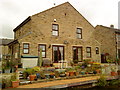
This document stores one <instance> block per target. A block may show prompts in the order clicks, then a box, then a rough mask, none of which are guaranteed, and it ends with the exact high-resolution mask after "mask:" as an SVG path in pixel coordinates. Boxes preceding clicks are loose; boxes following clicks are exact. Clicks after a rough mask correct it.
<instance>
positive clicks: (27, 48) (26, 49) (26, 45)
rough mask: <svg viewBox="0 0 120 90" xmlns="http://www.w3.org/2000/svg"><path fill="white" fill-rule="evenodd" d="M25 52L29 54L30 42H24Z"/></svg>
mask: <svg viewBox="0 0 120 90" xmlns="http://www.w3.org/2000/svg"><path fill="white" fill-rule="evenodd" d="M23 54H29V43H23Z"/></svg>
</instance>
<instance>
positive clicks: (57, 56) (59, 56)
mask: <svg viewBox="0 0 120 90" xmlns="http://www.w3.org/2000/svg"><path fill="white" fill-rule="evenodd" d="M60 60H64V46H57V45H54V46H53V62H55V63H58V61H60Z"/></svg>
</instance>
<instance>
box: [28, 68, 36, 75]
mask: <svg viewBox="0 0 120 90" xmlns="http://www.w3.org/2000/svg"><path fill="white" fill-rule="evenodd" d="M26 72H27V73H28V74H29V75H33V74H35V71H34V70H33V69H27V70H26Z"/></svg>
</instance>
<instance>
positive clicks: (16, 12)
mask: <svg viewBox="0 0 120 90" xmlns="http://www.w3.org/2000/svg"><path fill="white" fill-rule="evenodd" d="M67 1H68V2H70V3H71V4H72V5H73V6H74V7H75V8H76V9H77V10H78V11H79V12H80V13H81V14H82V15H83V16H84V17H85V18H86V19H87V20H88V21H89V22H90V23H91V24H92V25H93V26H96V25H104V26H110V25H111V24H113V25H114V26H115V28H118V2H119V1H120V0H0V37H4V38H13V29H14V28H15V27H16V26H18V25H19V24H20V23H21V22H22V21H23V20H25V19H26V18H27V17H28V16H31V15H34V14H36V13H39V12H41V11H44V10H46V9H49V8H51V7H54V3H55V4H56V5H59V4H62V3H64V2H67Z"/></svg>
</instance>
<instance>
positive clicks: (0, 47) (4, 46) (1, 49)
mask: <svg viewBox="0 0 120 90" xmlns="http://www.w3.org/2000/svg"><path fill="white" fill-rule="evenodd" d="M0 41H1V42H0V60H1V59H4V60H7V59H8V58H9V57H10V55H9V54H8V53H9V51H8V43H10V42H11V41H13V39H4V38H2V39H0Z"/></svg>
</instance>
